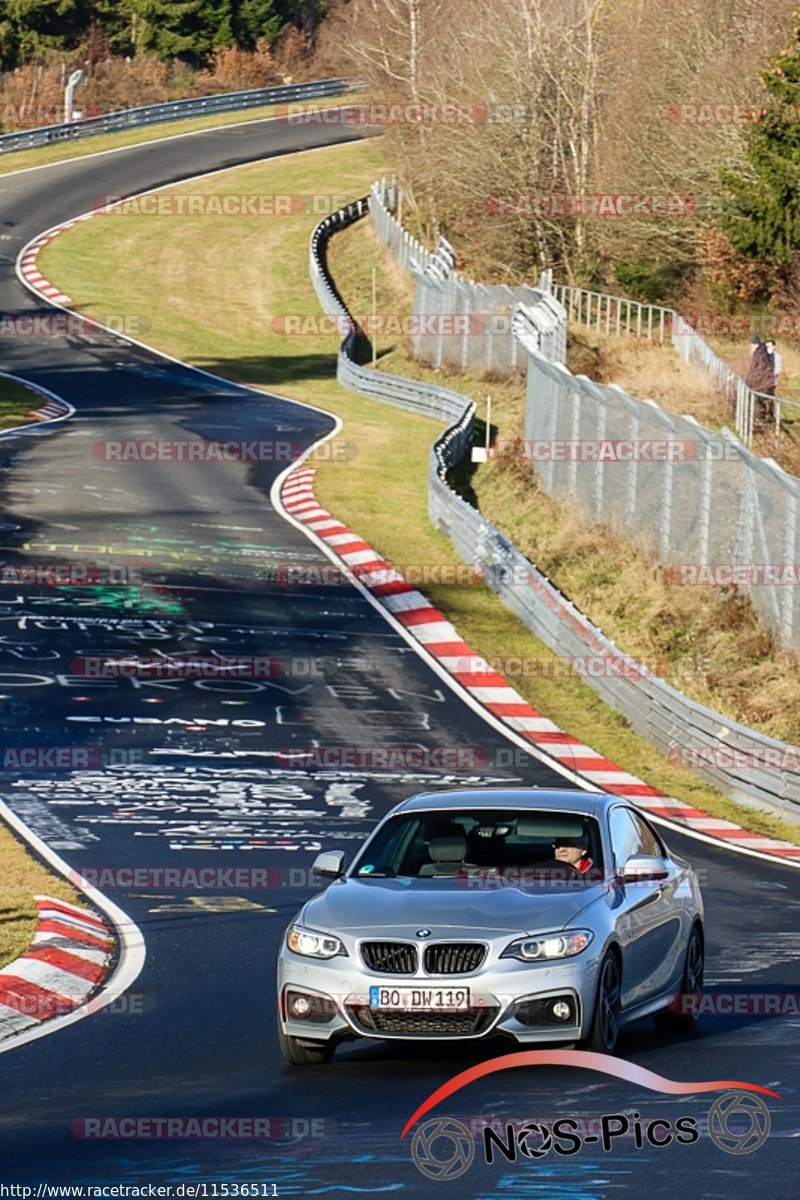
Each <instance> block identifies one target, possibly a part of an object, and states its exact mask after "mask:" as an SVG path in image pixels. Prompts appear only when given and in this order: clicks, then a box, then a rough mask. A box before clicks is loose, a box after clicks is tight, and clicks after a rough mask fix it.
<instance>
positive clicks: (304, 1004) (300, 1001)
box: [292, 996, 311, 1017]
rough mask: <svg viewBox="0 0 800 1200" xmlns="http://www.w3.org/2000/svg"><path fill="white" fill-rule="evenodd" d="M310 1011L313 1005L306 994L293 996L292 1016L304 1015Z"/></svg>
mask: <svg viewBox="0 0 800 1200" xmlns="http://www.w3.org/2000/svg"><path fill="white" fill-rule="evenodd" d="M310 1011H311V1005H310V1004H309V1002H308V1000H307V999H306V997H305V996H294V997H293V998H292V1016H294V1017H304V1016H305V1015H306V1013H308V1012H310Z"/></svg>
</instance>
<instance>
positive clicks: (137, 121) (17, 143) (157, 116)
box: [0, 78, 356, 154]
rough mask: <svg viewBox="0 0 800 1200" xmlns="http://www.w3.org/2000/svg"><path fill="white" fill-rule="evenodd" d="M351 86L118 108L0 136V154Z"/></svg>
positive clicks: (290, 87)
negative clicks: (97, 114)
mask: <svg viewBox="0 0 800 1200" xmlns="http://www.w3.org/2000/svg"><path fill="white" fill-rule="evenodd" d="M355 86H356V85H355V84H352V83H349V82H348V81H347V80H346V79H339V78H336V79H318V80H314V81H312V82H310V83H292V84H283V85H280V86H277V87H267V88H251V89H249V90H248V91H242V92H222V93H220V94H219V95H217V96H200V97H195V98H193V99H189V100H173V101H169V102H167V103H165V104H146V105H144V106H143V107H141V108H122V109H118V110H117V111H116V112H110V113H104V114H103V115H102V116H99V117H89V118H87V119H86V120H83V121H71V122H70V123H69V124H65V125H42V126H39V128H37V129H25V130H21V131H20V132H19V133H4V134H2V135H0V154H8V153H10V152H11V151H12V150H29V149H31V148H33V147H35V146H49V145H51V144H52V143H53V142H68V141H74V140H75V139H76V138H85V137H92V136H93V135H94V134H98V133H117V132H119V130H121V129H136V128H138V127H139V126H142V125H158V124H160V123H162V122H163V121H178V120H183V119H186V118H189V117H204V116H208V115H213V114H214V113H224V112H237V111H239V110H240V109H242V110H244V109H247V108H259V107H260V106H261V105H263V104H290V103H291V102H292V101H293V100H295V101H300V100H321V99H324V98H325V97H326V96H341V95H343V94H344V93H345V92H349V91H353V90H354V88H355Z"/></svg>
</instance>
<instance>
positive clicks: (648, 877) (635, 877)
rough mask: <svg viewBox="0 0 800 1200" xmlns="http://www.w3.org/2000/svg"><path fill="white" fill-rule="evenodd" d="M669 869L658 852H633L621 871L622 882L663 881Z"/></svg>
mask: <svg viewBox="0 0 800 1200" xmlns="http://www.w3.org/2000/svg"><path fill="white" fill-rule="evenodd" d="M665 879H669V871H668V870H667V868H666V866H665V865H664V860H663V858H659V857H658V855H657V854H632V855H631V856H630V858H629V859H628V860H627V862H626V863H625V865H624V867H623V868H622V870H621V871H620V873H619V880H620V883H623V884H624V883H663V882H664V880H665Z"/></svg>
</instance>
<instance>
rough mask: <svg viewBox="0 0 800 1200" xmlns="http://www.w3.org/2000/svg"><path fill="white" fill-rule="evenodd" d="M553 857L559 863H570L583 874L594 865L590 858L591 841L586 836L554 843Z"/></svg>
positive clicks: (560, 839) (564, 838)
mask: <svg viewBox="0 0 800 1200" xmlns="http://www.w3.org/2000/svg"><path fill="white" fill-rule="evenodd" d="M553 856H554V858H556V859H557V860H558V861H559V862H563V863H568V864H569V865H570V866H571V867H574V868H575V870H576V871H580V872H581V874H584V872H586V871H588V870H589V868H590V867H591V865H592V860H591V859H590V858H589V839H588V838H587V837H586V835H585V834H583V835H581V836H579V837H561V838H556V839H555V841H554V842H553Z"/></svg>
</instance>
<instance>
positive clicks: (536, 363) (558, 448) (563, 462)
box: [516, 312, 800, 650]
mask: <svg viewBox="0 0 800 1200" xmlns="http://www.w3.org/2000/svg"><path fill="white" fill-rule="evenodd" d="M516 329H517V336H518V339H519V341H520V344H521V346H524V348H525V350H526V354H527V357H528V376H527V384H526V404H525V429H524V443H523V445H522V447H519V448H518V451H517V452H518V453H521V454H523V455H524V456H525V457H526V458H528V459H529V460H530V463H531V469H532V470H533V471H535V473H536V476H537V478H538V480H539V482H540V484H541V486H542V487H543V488H544V490H545V491H546V492H547V493H548V494H549V495H552V496H555V497H559V498H562V499H564V498H569V499H571V500H575V501H576V502H577V504H578V505H579V507H580V508H581V509H582V510H583V512H584V513H585V514H586V515H587V516H588V517H589V518H590V519H591V520H593V521H602V522H604V523H605V524H607V525H609V526H610V527H611V528H612V529H613V530H615V531H616V532H617V533H620V534H623V535H624V536H625V537H628V538H630V537H633V538H634V539H635V540H638V541H639V542H640V543H642V544H643V545H646V546H647V547H648V548H650V549H651V550H653V551H654V552H655V553H656V554H657V555H658V557H659V558H660V559H661V560H662V562H664V563H667V564H669V565H670V568H671V574H672V575H673V576H674V578H675V579H677V580H679V581H681V580H682V581H684V582H686V583H698V582H699V583H703V582H707V583H708V584H709V585H717V586H719V585H726V584H730V585H734V584H735V585H736V586H738V587H739V588H741V589H742V590H743V591H744V592H746V593H747V594H748V595H749V596H750V598H751V600H752V603H753V606H754V608H755V609H756V611H757V612H758V613H759V614H760V616H761V618H762V620H763V621H764V623H765V624H766V625H767V627H768V628H770V629H771V630H773V631H774V633H775V634H776V635H777V636H778V637H779V638H782V639H784V640H785V641H786V642H788V643H789V644H790V645H792V646H793V647H794V648H795V649H798V650H800V586H799V585H800V577H798V573H800V527H798V520H797V517H798V496H799V495H800V481H798V480H797V479H795V478H794V477H793V476H791V475H788V474H787V473H786V472H785V471H783V470H782V469H781V468H780V467H779V466H778V465H777V464H776V463H773V462H772V461H770V460H765V459H761V458H758V457H757V456H756V455H754V454H752V453H751V452H750V451H749V450H748V449H747V448H746V447H745V446H744V445H743V444H742V443H741V442H740V441H739V440H738V438H736V437H735V436H734V435H733V434H732V433H731V432H730V431H729V430H726V429H724V430H722V431H721V432H720V433H718V434H714V433H711V432H710V431H709V430H707V429H704V428H703V427H702V426H700V425H699V424H698V423H697V422H696V421H695V420H693V419H692V418H691V417H678V416H674V415H673V414H671V413H666V412H664V411H663V410H662V409H660V408H659V407H658V405H656V404H655V403H654V402H653V401H648V400H638V399H635V398H634V397H633V396H629V395H627V394H626V393H625V392H624V391H623V390H622V389H621V388H619V387H617V386H616V385H614V384H611V385H603V384H598V383H594V382H592V381H591V380H589V379H587V378H585V377H584V376H580V375H579V376H574V375H572V374H571V372H570V371H569V370H568V369H567V368H566V367H564V366H562V365H560V364H552V363H548V362H547V361H546V359H544V357H543V356H542V355H541V353H540V351H539V350H538V347H537V346H536V339H535V337H534V336H531V335H530V333H529V331H528V330H527V328H526V314H524V312H521V313H520V314H519V316H518V319H517V324H516Z"/></svg>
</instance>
